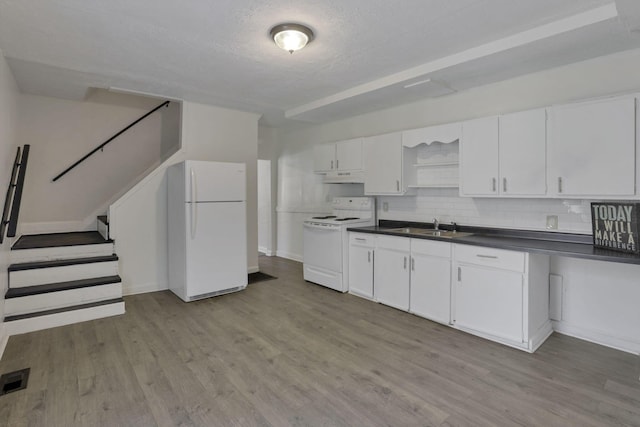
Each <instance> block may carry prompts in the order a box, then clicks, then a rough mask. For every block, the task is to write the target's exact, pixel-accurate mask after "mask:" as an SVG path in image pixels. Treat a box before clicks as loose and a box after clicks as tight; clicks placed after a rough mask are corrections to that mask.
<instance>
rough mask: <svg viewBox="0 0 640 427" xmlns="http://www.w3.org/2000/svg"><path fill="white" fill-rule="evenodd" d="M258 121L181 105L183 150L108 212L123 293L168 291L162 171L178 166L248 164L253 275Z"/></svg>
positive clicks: (234, 113) (250, 267) (255, 262)
mask: <svg viewBox="0 0 640 427" xmlns="http://www.w3.org/2000/svg"><path fill="white" fill-rule="evenodd" d="M258 118H259V116H257V115H255V114H250V113H243V112H239V111H234V110H227V109H223V108H218V107H212V106H208V105H202V104H196V103H190V102H184V103H183V105H182V123H181V128H182V136H181V138H182V144H181V145H182V148H181V149H180V151H178V152H177V153H176V154H174V155H173V156H171V157H170V158H169V159H167V160H166V161H165V162H163V163H162V165H160V166H159V167H158V168H157V169H156V170H154V171H153V172H152V173H151V174H150V175H149V176H147V177H146V178H145V179H143V180H142V181H141V182H140V183H138V184H137V185H136V186H135V187H134V188H132V189H131V190H130V191H129V192H127V194H125V195H124V196H123V197H122V198H121V199H119V200H118V201H116V202H115V203H114V204H113V205H112V206H111V207H110V209H109V216H110V225H111V233H112V234H111V237H112V238H113V239H114V240H115V245H116V253H117V254H118V256H119V257H120V276H121V277H122V279H123V292H124V293H125V294H134V293H142V292H150V291H157V290H163V289H168V277H167V256H168V254H167V181H166V172H165V170H166V168H167V167H168V166H169V165H172V164H174V163H177V162H180V161H182V160H186V159H190V160H212V161H214V160H215V161H223V162H224V161H227V162H244V163H246V164H247V250H248V253H247V256H248V270H249V271H257V270H258V236H257V178H256V174H257V150H258V149H257V145H258V143H257V140H258V136H257V132H258Z"/></svg>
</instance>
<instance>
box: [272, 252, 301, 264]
mask: <svg viewBox="0 0 640 427" xmlns="http://www.w3.org/2000/svg"><path fill="white" fill-rule="evenodd" d="M276 256H279V257H280V258H286V259H290V260H292V261H298V262H302V255H298V254H294V253H291V252H285V251H276Z"/></svg>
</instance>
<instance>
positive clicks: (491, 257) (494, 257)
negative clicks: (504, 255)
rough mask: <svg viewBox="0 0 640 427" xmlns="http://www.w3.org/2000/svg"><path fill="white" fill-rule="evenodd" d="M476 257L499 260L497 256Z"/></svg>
mask: <svg viewBox="0 0 640 427" xmlns="http://www.w3.org/2000/svg"><path fill="white" fill-rule="evenodd" d="M476 256H477V257H478V258H489V259H498V257H497V256H495V255H481V254H479V255H476Z"/></svg>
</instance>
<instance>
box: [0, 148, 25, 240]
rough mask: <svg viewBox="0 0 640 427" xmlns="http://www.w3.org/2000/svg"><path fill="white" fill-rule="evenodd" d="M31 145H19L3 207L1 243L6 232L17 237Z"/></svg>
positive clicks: (0, 232) (0, 227) (0, 223)
mask: <svg viewBox="0 0 640 427" xmlns="http://www.w3.org/2000/svg"><path fill="white" fill-rule="evenodd" d="M29 148H30V146H29V145H27V144H25V146H24V148H22V149H21V148H20V147H18V150H17V152H16V159H15V160H14V162H13V168H12V170H11V179H10V180H9V185H8V186H7V194H6V196H5V199H4V208H3V209H2V222H0V243H2V242H3V240H4V237H5V232H6V235H7V237H15V235H16V230H17V228H18V216H19V215H20V202H21V201H22V189H23V187H24V178H25V176H26V173H27V161H28V160H29Z"/></svg>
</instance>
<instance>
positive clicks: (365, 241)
mask: <svg viewBox="0 0 640 427" xmlns="http://www.w3.org/2000/svg"><path fill="white" fill-rule="evenodd" d="M375 242H376V236H375V234H367V233H354V232H353V231H352V232H350V233H349V244H350V245H360V246H371V247H373V246H374V245H375Z"/></svg>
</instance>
